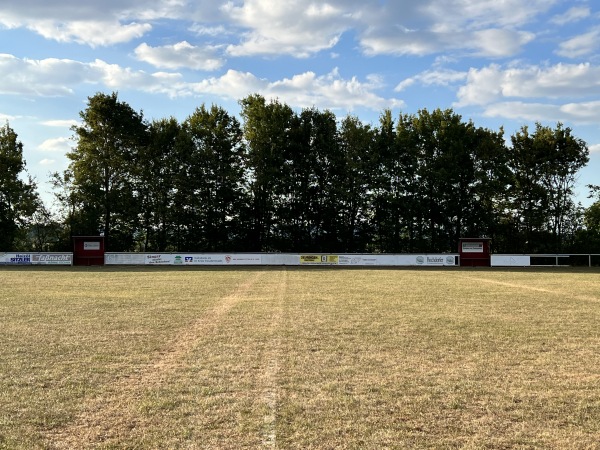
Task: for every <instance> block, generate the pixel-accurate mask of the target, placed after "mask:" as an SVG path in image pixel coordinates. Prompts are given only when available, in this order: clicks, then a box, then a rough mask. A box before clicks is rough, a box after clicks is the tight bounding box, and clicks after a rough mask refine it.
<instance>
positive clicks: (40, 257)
mask: <svg viewBox="0 0 600 450" xmlns="http://www.w3.org/2000/svg"><path fill="white" fill-rule="evenodd" d="M31 264H50V265H61V266H70V265H71V264H73V254H72V253H37V254H36V253H34V254H33V255H32V258H31Z"/></svg>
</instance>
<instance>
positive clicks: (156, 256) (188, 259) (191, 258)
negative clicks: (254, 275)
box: [144, 253, 262, 266]
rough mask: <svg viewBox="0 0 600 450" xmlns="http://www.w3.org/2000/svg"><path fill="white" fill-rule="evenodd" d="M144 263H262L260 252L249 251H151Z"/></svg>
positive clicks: (191, 264)
mask: <svg viewBox="0 0 600 450" xmlns="http://www.w3.org/2000/svg"><path fill="white" fill-rule="evenodd" d="M144 264H149V265H163V266H164V265H182V266H219V265H220V266H229V265H231V266H240V265H260V264H262V258H261V255H260V254H247V253H238V254H233V253H221V254H215V253H181V254H171V253H149V254H146V257H145V260H144Z"/></svg>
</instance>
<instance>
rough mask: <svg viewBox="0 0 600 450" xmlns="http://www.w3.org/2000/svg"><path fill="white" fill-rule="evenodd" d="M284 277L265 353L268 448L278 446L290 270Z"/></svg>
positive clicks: (264, 381)
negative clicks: (281, 332) (280, 377)
mask: <svg viewBox="0 0 600 450" xmlns="http://www.w3.org/2000/svg"><path fill="white" fill-rule="evenodd" d="M281 273H282V279H281V280H280V282H279V284H278V286H277V292H276V300H277V305H276V306H275V308H274V310H273V316H272V319H271V330H270V334H271V341H270V345H269V344H268V347H267V350H266V353H265V357H264V359H265V361H266V366H265V372H264V374H263V383H264V390H263V401H264V402H265V405H266V407H267V413H266V414H265V416H264V418H263V424H264V430H263V438H262V444H263V447H266V448H272V449H275V448H277V406H278V403H279V387H278V380H277V378H278V375H279V368H280V366H279V362H280V359H281V338H280V337H279V328H280V325H281V321H282V318H283V302H284V300H285V295H286V291H287V284H288V272H287V270H286V269H285V268H284V269H283V271H281Z"/></svg>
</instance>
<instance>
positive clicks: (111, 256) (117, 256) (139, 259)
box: [104, 253, 146, 265]
mask: <svg viewBox="0 0 600 450" xmlns="http://www.w3.org/2000/svg"><path fill="white" fill-rule="evenodd" d="M104 264H106V265H144V264H146V255H145V254H144V253H105V254H104Z"/></svg>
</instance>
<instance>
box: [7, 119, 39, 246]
mask: <svg viewBox="0 0 600 450" xmlns="http://www.w3.org/2000/svg"><path fill="white" fill-rule="evenodd" d="M25 165H26V163H25V160H24V159H23V144H22V143H21V142H20V141H19V140H18V135H17V133H15V131H14V130H13V129H12V128H11V127H10V126H9V124H8V122H7V123H6V124H5V125H4V126H3V127H0V249H3V250H19V248H15V245H18V244H17V242H18V240H19V238H20V239H21V242H23V238H24V236H22V234H23V233H24V232H25V231H26V225H27V221H28V219H29V218H31V217H32V216H33V214H34V213H35V211H36V210H37V208H38V206H39V198H38V195H37V192H36V185H35V182H34V181H33V179H32V178H31V177H27V179H26V181H25V180H23V179H22V178H21V177H22V176H23V175H26V169H25Z"/></svg>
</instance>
